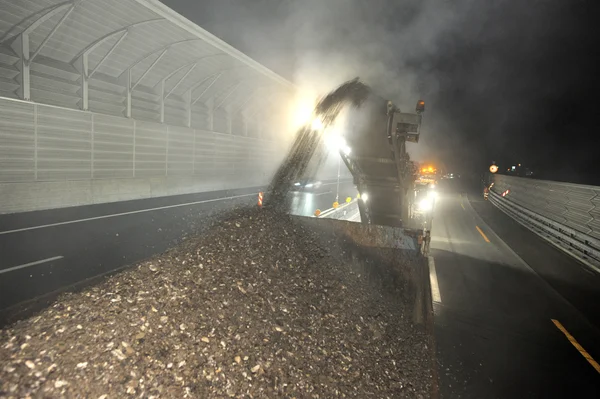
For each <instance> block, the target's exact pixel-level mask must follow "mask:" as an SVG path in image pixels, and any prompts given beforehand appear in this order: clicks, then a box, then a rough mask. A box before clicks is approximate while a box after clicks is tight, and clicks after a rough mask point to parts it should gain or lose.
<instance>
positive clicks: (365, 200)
mask: <svg viewBox="0 0 600 399" xmlns="http://www.w3.org/2000/svg"><path fill="white" fill-rule="evenodd" d="M360 199H362V200H363V201H364V202H367V200H368V199H369V194H367V193H362V194H361V195H360Z"/></svg>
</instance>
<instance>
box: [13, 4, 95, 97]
mask: <svg viewBox="0 0 600 399" xmlns="http://www.w3.org/2000/svg"><path fill="white" fill-rule="evenodd" d="M83 1H85V0H72V1H66V2H63V3H59V4H56V5H54V6H52V7H49V8H46V9H44V10H41V11H39V12H37V13H34V14H32V15H30V16H29V17H27V18H25V19H23V20H21V21H19V23H17V24H16V25H14V26H13V28H11V29H10V30H9V32H10V31H12V30H13V29H16V27H18V26H20V25H21V24H22V23H23V22H24V21H26V20H28V19H29V18H31V17H32V16H35V15H38V14H41V15H40V16H39V17H38V18H36V19H35V20H34V21H33V22H31V23H30V24H29V25H28V26H27V27H26V28H25V29H23V30H22V31H21V32H20V33H18V34H17V35H15V36H14V37H11V39H10V40H8V41H10V42H11V47H12V48H13V49H14V50H15V51H16V52H17V53H18V54H19V57H20V64H21V65H20V67H21V68H20V69H21V84H20V87H19V97H21V99H22V100H25V101H29V100H30V99H31V63H32V62H33V60H34V59H35V58H36V57H37V56H38V55H39V53H40V52H41V51H42V49H43V48H44V46H45V45H46V44H47V43H48V41H50V39H51V38H52V36H54V34H55V33H56V31H57V30H58V29H59V28H60V27H61V25H62V24H63V22H65V20H66V19H67V18H68V17H69V15H71V13H72V12H73V10H74V9H75V7H76V6H77V5H79V4H81V3H82V2H83ZM64 9H67V11H66V12H65V13H64V15H63V16H62V18H61V19H60V20H59V21H58V23H56V25H54V27H53V28H52V29H51V30H50V33H48V35H46V37H45V38H44V39H43V40H42V43H40V45H39V46H38V48H37V49H36V50H35V52H34V53H33V54H31V52H30V50H31V49H30V42H29V34H30V33H31V32H33V31H34V30H35V29H37V28H38V27H39V26H40V25H42V24H43V23H44V22H46V21H48V20H49V19H50V18H52V17H53V16H54V15H57V14H58V13H60V12H61V11H63V10H64ZM7 34H8V32H7ZM7 34H5V36H6V35H7ZM3 39H4V41H3V43H4V42H6V41H7V40H6V39H5V38H3Z"/></svg>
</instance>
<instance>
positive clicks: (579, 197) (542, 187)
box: [492, 175, 600, 240]
mask: <svg viewBox="0 0 600 399" xmlns="http://www.w3.org/2000/svg"><path fill="white" fill-rule="evenodd" d="M507 190H509V193H508V194H507V196H506V197H507V198H508V199H510V200H511V201H512V202H514V203H515V204H517V205H520V206H522V207H524V208H527V209H530V210H532V211H534V212H535V213H536V214H538V215H542V216H544V217H546V218H548V219H550V220H553V221H556V222H559V223H561V224H562V225H564V226H567V227H569V228H571V229H573V230H575V231H577V232H581V233H584V234H586V235H588V236H591V237H593V238H595V239H596V240H600V187H597V186H585V185H581V184H572V183H561V182H554V181H546V180H534V179H525V178H520V177H512V176H503V175H495V176H494V187H492V191H494V192H496V193H497V194H501V193H503V192H505V191H507Z"/></svg>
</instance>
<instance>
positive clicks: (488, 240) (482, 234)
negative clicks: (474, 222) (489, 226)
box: [475, 226, 490, 242]
mask: <svg viewBox="0 0 600 399" xmlns="http://www.w3.org/2000/svg"><path fill="white" fill-rule="evenodd" d="M475 228H476V229H477V231H478V232H479V234H481V236H482V237H483V239H484V240H485V242H490V239H489V238H487V236H486V235H485V234H484V233H483V231H482V230H481V229H480V228H479V226H475Z"/></svg>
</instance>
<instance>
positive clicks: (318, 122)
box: [311, 117, 323, 130]
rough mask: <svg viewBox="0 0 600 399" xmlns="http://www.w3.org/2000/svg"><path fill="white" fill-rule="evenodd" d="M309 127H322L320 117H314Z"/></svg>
mask: <svg viewBox="0 0 600 399" xmlns="http://www.w3.org/2000/svg"><path fill="white" fill-rule="evenodd" d="M311 127H312V130H321V129H323V121H322V120H321V118H319V117H316V118H315V119H313V121H312V126H311Z"/></svg>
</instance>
